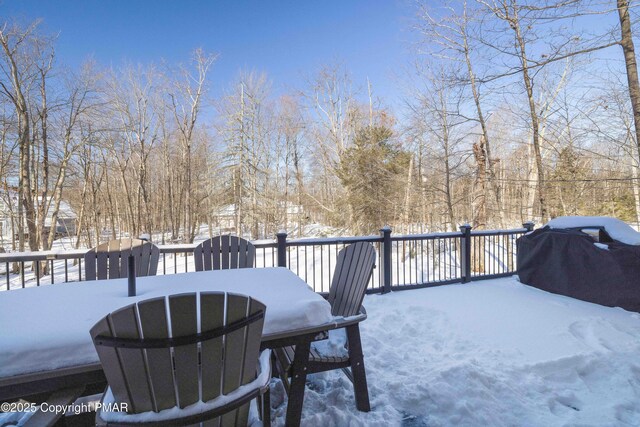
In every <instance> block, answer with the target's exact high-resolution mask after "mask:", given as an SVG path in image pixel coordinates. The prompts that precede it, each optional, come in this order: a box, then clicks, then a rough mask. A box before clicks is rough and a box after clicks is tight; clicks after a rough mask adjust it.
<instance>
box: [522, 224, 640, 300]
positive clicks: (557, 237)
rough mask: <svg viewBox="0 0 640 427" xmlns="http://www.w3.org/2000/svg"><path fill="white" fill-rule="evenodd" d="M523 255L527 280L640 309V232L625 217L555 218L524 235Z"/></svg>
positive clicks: (575, 295)
mask: <svg viewBox="0 0 640 427" xmlns="http://www.w3.org/2000/svg"><path fill="white" fill-rule="evenodd" d="M517 259H518V276H519V277H520V281H521V282H522V283H525V284H527V285H530V286H534V287H536V288H539V289H542V290H545V291H549V292H553V293H556V294H560V295H566V296H570V297H573V298H577V299H581V300H584V301H589V302H594V303H597V304H602V305H605V306H609V307H622V308H624V309H626V310H631V311H638V312H640V233H638V232H636V231H635V230H633V229H632V228H631V227H629V226H628V225H626V224H625V223H623V222H622V221H619V220H617V219H614V218H605V217H561V218H557V219H554V220H552V221H551V222H549V224H547V225H546V226H545V227H543V228H541V229H538V230H535V231H533V232H531V233H529V234H526V235H524V236H522V237H521V238H519V239H518V256H517Z"/></svg>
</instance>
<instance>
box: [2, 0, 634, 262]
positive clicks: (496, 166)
mask: <svg viewBox="0 0 640 427" xmlns="http://www.w3.org/2000/svg"><path fill="white" fill-rule="evenodd" d="M636 8H637V4H635V3H633V2H629V1H626V0H617V1H601V0H598V1H593V0H541V1H533V0H532V1H523V0H477V1H468V2H464V1H456V2H439V3H437V4H435V2H427V1H425V2H424V3H416V4H414V5H413V6H412V9H411V10H409V11H408V14H409V15H411V16H413V19H412V20H411V21H410V22H409V23H408V24H407V25H408V26H409V28H408V30H409V31H412V32H414V34H416V35H417V36H418V37H417V39H418V40H419V42H418V43H415V44H412V45H411V46H407V49H411V51H412V52H414V55H413V61H412V62H411V63H407V64H397V65H398V69H399V70H401V72H399V76H398V79H397V86H398V90H399V91H400V90H401V91H403V94H404V95H403V100H404V102H403V106H402V108H395V109H392V108H391V107H390V106H389V105H388V104H387V102H386V101H385V99H380V98H379V97H377V96H376V95H375V85H376V82H374V81H363V82H362V81H353V80H352V78H351V76H350V73H349V70H348V69H346V67H345V66H344V65H342V64H340V63H339V62H336V63H328V64H326V65H325V66H323V67H321V68H320V69H317V70H308V78H307V82H306V85H304V86H303V87H298V88H295V89H292V90H291V91H290V93H288V94H285V95H278V96H276V95H274V93H273V91H272V81H271V80H270V77H269V76H268V75H266V74H265V73H261V72H259V71H243V70H240V71H239V72H238V75H237V78H236V80H235V81H233V82H231V83H230V84H225V87H226V90H225V91H224V95H223V96H219V97H216V98H214V97H212V96H211V87H212V85H220V84H222V83H220V82H216V81H212V79H211V78H210V75H211V70H212V69H213V67H215V66H216V61H217V56H216V54H215V53H212V52H204V51H202V50H199V49H196V50H194V51H193V54H192V61H191V62H190V63H188V64H167V63H164V62H158V63H156V64H123V65H122V66H119V67H105V66H103V65H101V64H98V63H96V62H94V61H91V60H88V61H87V62H86V63H85V64H84V65H83V66H82V67H81V68H79V69H70V68H68V67H67V66H65V64H62V63H60V62H59V61H57V60H56V38H55V36H53V35H51V34H46V33H44V32H43V31H41V26H40V25H39V23H38V22H33V23H24V22H15V21H12V20H7V21H6V22H4V23H3V24H2V25H1V27H0V28H1V30H0V45H1V47H2V50H1V52H0V138H2V145H1V148H0V198H1V200H2V203H3V204H4V206H5V209H6V210H7V211H8V212H9V214H10V215H9V217H10V220H11V221H12V222H13V226H14V228H16V229H19V230H23V232H22V233H17V235H16V236H14V238H13V241H12V242H11V246H12V248H13V249H14V250H40V249H48V248H50V247H51V245H52V243H53V239H54V237H55V235H54V233H45V232H44V231H43V230H45V228H46V227H45V222H46V221H45V218H46V217H47V216H50V217H51V216H52V217H53V218H54V219H55V218H56V216H57V215H58V213H59V210H60V204H61V202H63V201H65V202H67V203H69V205H70V206H71V207H72V209H73V210H74V211H75V212H76V214H77V217H78V218H77V227H76V229H77V236H76V245H77V246H81V245H82V246H85V245H86V246H89V247H91V246H94V245H95V244H96V243H97V241H98V240H99V239H100V238H101V236H102V235H104V233H105V232H106V233H107V234H109V235H111V236H112V237H117V236H119V235H132V236H138V235H140V234H142V233H151V234H157V233H161V236H162V237H161V238H160V239H161V240H162V243H165V242H166V243H169V242H191V241H193V239H194V237H195V236H196V234H197V233H198V232H199V230H200V226H201V225H202V224H206V225H208V227H209V230H210V232H211V233H215V232H216V230H218V229H219V228H220V227H221V226H220V218H219V217H220V213H221V212H225V213H227V214H230V215H231V218H232V223H233V224H232V227H231V228H232V229H233V232H236V233H238V234H243V235H245V236H247V237H249V238H252V239H257V238H272V237H273V235H274V234H275V232H276V231H278V230H281V229H285V230H287V231H289V232H290V235H293V236H296V235H300V234H302V233H303V228H304V227H303V226H304V225H305V224H310V223H320V224H325V225H330V226H333V227H339V228H342V229H343V230H346V232H348V233H350V234H369V233H376V232H377V230H378V229H379V228H380V227H381V226H383V225H385V224H389V225H391V226H392V227H393V228H394V229H395V231H397V232H427V231H445V230H453V229H456V228H457V227H458V225H460V224H462V223H467V222H468V223H470V224H471V225H473V226H474V227H475V228H480V229H482V228H496V227H512V226H517V225H519V224H521V223H522V222H524V221H529V220H534V221H536V222H538V223H541V222H544V221H546V220H547V219H549V218H551V217H555V216H560V215H609V216H615V217H618V218H620V219H623V220H625V221H627V222H629V223H631V224H635V225H640V151H639V140H640V139H639V138H638V135H640V86H639V85H638V75H637V65H636V57H635V50H634V45H633V41H634V38H633V35H634V32H637V23H636V21H637V13H636ZM634 118H635V120H634ZM226 231H228V230H226Z"/></svg>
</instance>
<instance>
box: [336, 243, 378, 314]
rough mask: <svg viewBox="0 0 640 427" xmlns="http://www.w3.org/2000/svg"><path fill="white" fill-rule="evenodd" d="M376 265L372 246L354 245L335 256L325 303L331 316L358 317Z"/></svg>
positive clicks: (365, 244)
mask: <svg viewBox="0 0 640 427" xmlns="http://www.w3.org/2000/svg"><path fill="white" fill-rule="evenodd" d="M375 262H376V250H375V248H374V247H373V245H372V244H371V243H367V242H357V243H353V244H351V245H349V246H346V247H345V248H343V249H342V250H341V251H340V252H338V260H337V262H336V268H335V270H334V272H333V279H332V280H331V288H330V289H329V298H328V301H329V303H330V304H331V314H333V315H334V316H344V317H348V316H353V315H356V314H358V312H359V311H360V306H361V305H362V300H363V299H364V293H365V291H366V289H367V283H369V280H370V279H371V275H372V273H373V267H374V266H375Z"/></svg>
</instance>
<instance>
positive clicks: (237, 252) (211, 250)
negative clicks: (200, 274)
mask: <svg viewBox="0 0 640 427" xmlns="http://www.w3.org/2000/svg"><path fill="white" fill-rule="evenodd" d="M193 255H194V260H195V264H196V271H208V270H226V269H230V268H252V267H253V266H254V262H255V258H256V248H255V246H253V245H252V244H251V242H249V241H247V240H245V239H243V238H240V237H237V236H215V237H212V238H211V239H209V240H205V241H204V242H202V243H200V244H199V245H198V246H196V248H195V250H194V251H193Z"/></svg>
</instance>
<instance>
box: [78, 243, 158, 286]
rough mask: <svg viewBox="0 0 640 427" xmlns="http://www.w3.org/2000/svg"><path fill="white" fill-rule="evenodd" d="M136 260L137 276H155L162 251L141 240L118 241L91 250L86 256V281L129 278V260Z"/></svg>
mask: <svg viewBox="0 0 640 427" xmlns="http://www.w3.org/2000/svg"><path fill="white" fill-rule="evenodd" d="M129 254H133V255H134V256H135V258H136V276H138V277H139V276H155V275H156V270H157V269H158V258H159V257H160V250H159V249H158V247H157V246H156V245H154V244H153V243H151V242H146V241H144V240H140V239H116V240H110V241H108V242H106V243H102V244H100V245H98V246H96V247H95V248H93V249H90V250H89V251H88V252H87V253H86V254H85V255H84V273H85V279H86V280H96V279H98V280H102V279H119V278H121V277H127V274H128V263H127V262H128V258H129Z"/></svg>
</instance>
